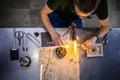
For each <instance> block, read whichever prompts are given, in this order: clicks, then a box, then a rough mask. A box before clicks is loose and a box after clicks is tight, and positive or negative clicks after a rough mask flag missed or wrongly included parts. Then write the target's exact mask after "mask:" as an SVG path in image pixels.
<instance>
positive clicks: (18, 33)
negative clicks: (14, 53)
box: [15, 31, 24, 46]
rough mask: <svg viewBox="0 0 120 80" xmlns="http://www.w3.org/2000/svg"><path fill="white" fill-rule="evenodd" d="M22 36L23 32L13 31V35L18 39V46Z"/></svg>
mask: <svg viewBox="0 0 120 80" xmlns="http://www.w3.org/2000/svg"><path fill="white" fill-rule="evenodd" d="M23 36H24V33H23V32H22V31H16V32H15V37H16V38H17V39H18V41H19V46H20V45H21V39H22V38H23Z"/></svg>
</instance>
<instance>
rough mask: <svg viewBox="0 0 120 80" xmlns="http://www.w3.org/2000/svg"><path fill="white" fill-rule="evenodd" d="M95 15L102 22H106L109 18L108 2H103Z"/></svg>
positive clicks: (104, 0)
mask: <svg viewBox="0 0 120 80" xmlns="http://www.w3.org/2000/svg"><path fill="white" fill-rule="evenodd" d="M95 13H96V14H97V16H98V18H99V19H100V20H104V19H106V18H107V17H108V4H107V0H101V1H100V4H99V5H98V8H97V9H96V11H95Z"/></svg>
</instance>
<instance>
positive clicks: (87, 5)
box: [74, 0, 100, 17]
mask: <svg viewBox="0 0 120 80" xmlns="http://www.w3.org/2000/svg"><path fill="white" fill-rule="evenodd" d="M99 2H100V0H74V4H75V12H76V13H77V15H78V16H80V17H86V16H88V15H90V14H91V13H93V12H94V11H95V10H96V8H97V6H98V4H99Z"/></svg>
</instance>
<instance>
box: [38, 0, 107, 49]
mask: <svg viewBox="0 0 120 80" xmlns="http://www.w3.org/2000/svg"><path fill="white" fill-rule="evenodd" d="M91 14H96V15H97V16H98V18H99V22H100V24H101V28H100V29H99V30H98V31H97V32H96V33H95V35H94V36H92V37H91V38H90V39H88V40H86V41H85V42H84V43H83V45H82V46H83V48H84V49H85V50H88V49H91V48H92V47H93V46H94V44H95V42H96V40H97V39H98V38H101V37H103V36H105V34H106V33H107V32H108V31H109V20H108V5H107V0H48V1H47V3H46V4H45V5H44V6H43V8H42V9H41V10H40V18H41V21H42V23H43V25H44V27H45V28H46V29H47V31H48V32H49V34H50V36H51V38H52V40H53V42H54V44H55V45H60V44H61V43H62V42H63V41H62V37H61V36H60V34H59V33H58V32H57V31H56V30H55V28H54V27H61V26H68V25H71V23H72V22H74V23H75V24H76V25H77V27H79V28H82V22H81V18H84V17H87V16H89V15H91Z"/></svg>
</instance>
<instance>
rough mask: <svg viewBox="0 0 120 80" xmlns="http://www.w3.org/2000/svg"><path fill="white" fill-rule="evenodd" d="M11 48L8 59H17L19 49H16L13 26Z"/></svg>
mask: <svg viewBox="0 0 120 80" xmlns="http://www.w3.org/2000/svg"><path fill="white" fill-rule="evenodd" d="M13 36H14V38H13V39H14V42H13V49H10V59H11V60H18V59H19V50H18V49H16V38H15V28H13Z"/></svg>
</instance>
